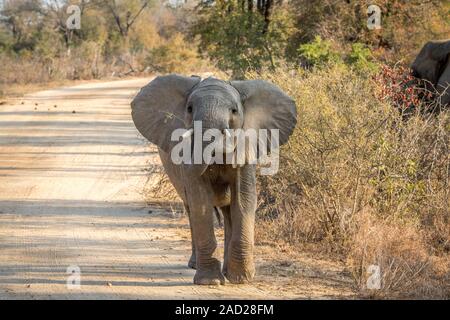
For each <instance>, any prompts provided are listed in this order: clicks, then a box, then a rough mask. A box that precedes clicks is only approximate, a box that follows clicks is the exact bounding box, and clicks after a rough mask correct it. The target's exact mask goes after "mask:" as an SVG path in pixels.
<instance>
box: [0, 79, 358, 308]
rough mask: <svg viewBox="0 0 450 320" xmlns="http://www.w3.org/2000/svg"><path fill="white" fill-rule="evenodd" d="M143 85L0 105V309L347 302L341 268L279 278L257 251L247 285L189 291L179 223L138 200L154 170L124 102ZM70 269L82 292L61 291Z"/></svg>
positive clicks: (293, 270)
mask: <svg viewBox="0 0 450 320" xmlns="http://www.w3.org/2000/svg"><path fill="white" fill-rule="evenodd" d="M148 81H149V80H148V79H139V80H124V81H115V82H104V83H91V84H83V85H79V86H76V87H70V88H61V89H57V90H50V91H44V92H39V93H35V94H31V95H28V96H26V97H25V98H23V99H20V100H16V101H13V102H11V103H8V104H6V105H0V299H8V298H12V299H17V298H24V299H79V298H82V299H95V298H106V299H171V298H191V299H200V298H253V299H260V298H329V297H336V296H340V297H342V296H349V295H351V294H352V293H351V290H350V289H349V287H350V284H349V282H348V277H347V276H345V275H343V272H342V268H341V266H339V265H334V264H327V263H323V262H320V263H319V264H318V263H317V261H316V260H314V259H310V258H305V259H302V260H301V261H294V262H290V263H289V264H288V265H286V264H280V265H279V268H277V266H276V265H274V264H273V261H268V260H265V259H264V253H263V251H264V248H258V256H259V258H258V277H257V279H256V282H255V284H252V285H245V286H235V285H231V284H227V285H226V286H220V287H200V286H194V285H193V284H192V278H193V275H194V271H193V270H190V269H188V268H187V267H186V262H187V259H188V256H189V248H190V243H189V237H188V232H187V231H188V228H187V224H186V219H185V218H180V217H174V216H173V215H172V213H170V212H166V211H158V210H157V209H155V208H152V207H149V205H148V204H147V203H146V198H145V197H144V193H143V190H144V186H145V185H146V183H147V182H148V179H150V180H151V179H152V176H151V175H149V173H148V168H151V167H152V166H159V159H158V155H157V153H156V149H155V147H154V146H151V145H149V144H147V143H146V142H145V141H144V140H143V138H142V137H140V136H139V134H138V133H137V131H136V129H135V128H134V125H133V123H132V121H131V117H130V109H129V102H130V100H131V98H132V96H133V95H134V94H135V93H136V92H137V90H138V88H140V87H142V86H143V85H144V84H146V83H147V82H148ZM149 211H150V213H149ZM317 265H320V268H318V267H317ZM70 267H72V269H70ZM68 268H69V272H71V271H70V270H76V268H79V270H80V272H81V275H80V280H81V282H80V283H81V286H80V287H79V288H77V287H76V286H75V287H70V286H69V287H68V286H67V283H68V279H69V276H71V274H68V273H67V271H68ZM274 268H275V270H276V272H274ZM294 274H295V276H294ZM70 279H72V280H75V282H72V283H75V284H76V283H77V282H76V280H77V278H76V275H75V277H72V278H70ZM69 284H70V281H69Z"/></svg>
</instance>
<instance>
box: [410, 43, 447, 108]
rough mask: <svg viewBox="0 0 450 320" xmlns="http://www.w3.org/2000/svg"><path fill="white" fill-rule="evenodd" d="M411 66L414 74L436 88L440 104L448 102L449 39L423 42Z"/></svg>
mask: <svg viewBox="0 0 450 320" xmlns="http://www.w3.org/2000/svg"><path fill="white" fill-rule="evenodd" d="M411 68H412V70H413V74H414V76H416V77H418V78H421V79H425V80H427V81H429V83H430V84H432V85H433V86H434V87H435V88H436V90H437V92H438V93H439V95H440V97H441V103H442V105H444V106H445V105H448V104H450V88H449V86H450V40H445V41H430V42H428V43H427V44H425V46H424V47H423V48H422V50H421V51H420V53H419V54H418V56H417V57H416V59H415V60H414V62H413V64H412V66H411ZM429 89H430V88H429Z"/></svg>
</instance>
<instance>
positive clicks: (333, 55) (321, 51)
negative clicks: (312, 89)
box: [298, 36, 340, 65]
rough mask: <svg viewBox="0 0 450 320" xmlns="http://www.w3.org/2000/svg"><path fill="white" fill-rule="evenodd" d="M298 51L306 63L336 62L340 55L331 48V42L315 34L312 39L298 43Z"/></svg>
mask: <svg viewBox="0 0 450 320" xmlns="http://www.w3.org/2000/svg"><path fill="white" fill-rule="evenodd" d="M298 53H299V55H300V57H302V58H303V59H304V60H305V62H306V64H307V65H322V64H325V63H330V62H337V61H339V60H340V56H339V54H338V53H337V52H335V51H333V50H332V46H331V42H330V41H328V40H322V38H321V37H320V36H316V37H315V39H314V41H312V42H310V43H305V44H302V45H300V47H299V48H298Z"/></svg>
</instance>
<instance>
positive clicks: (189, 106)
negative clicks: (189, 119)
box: [187, 105, 192, 113]
mask: <svg viewBox="0 0 450 320" xmlns="http://www.w3.org/2000/svg"><path fill="white" fill-rule="evenodd" d="M187 112H189V113H192V105H188V107H187Z"/></svg>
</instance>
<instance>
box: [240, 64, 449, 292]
mask: <svg viewBox="0 0 450 320" xmlns="http://www.w3.org/2000/svg"><path fill="white" fill-rule="evenodd" d="M249 77H262V78H266V79H269V80H271V81H272V82H274V83H276V84H278V85H279V86H280V87H282V88H283V89H284V90H286V91H287V92H288V93H289V94H290V95H291V96H292V97H293V98H295V100H296V102H297V106H298V125H297V128H296V129H295V131H294V133H293V135H292V137H291V139H290V141H289V143H288V144H287V145H285V146H283V150H282V152H281V161H280V171H279V173H278V174H277V175H275V176H268V177H260V178H259V190H260V191H259V193H260V197H259V199H260V203H259V218H260V224H259V226H260V227H259V229H258V235H259V240H261V239H269V240H272V241H288V242H290V243H292V244H295V245H298V244H308V243H309V244H314V246H315V247H316V248H317V250H319V248H321V249H323V250H325V251H326V252H329V251H333V252H336V253H339V254H342V255H343V256H344V257H346V259H347V261H348V266H349V268H350V269H351V270H353V271H354V272H353V274H354V275H355V284H357V287H358V288H361V286H360V285H361V284H364V283H365V282H364V275H365V271H366V270H365V268H366V267H367V266H368V265H369V264H377V265H379V266H381V268H382V273H383V276H384V282H383V283H384V284H383V287H382V290H381V291H380V293H382V294H385V295H394V294H398V293H399V292H400V294H403V295H406V294H417V295H421V294H422V293H423V292H424V291H423V288H424V287H423V282H422V280H424V279H425V278H426V277H428V276H429V277H434V278H437V279H441V280H437V282H436V283H434V282H433V285H431V282H429V283H428V285H430V286H431V287H430V288H427V290H426V291H427V294H428V295H430V296H431V295H434V296H440V295H441V294H442V290H443V287H442V277H441V278H439V277H440V276H438V275H437V274H435V273H433V270H435V266H436V265H438V264H443V265H444V266H445V267H444V268H443V269H444V270H445V271H444V272H443V273H442V274H446V273H447V274H448V272H449V270H450V269H449V264H448V253H449V251H450V246H449V244H450V232H449V231H450V222H449V216H450V212H449V207H450V203H449V202H450V200H449V199H450V197H449V190H450V186H449V181H450V179H449V178H450V175H449V170H448V168H449V167H450V158H449V157H448V155H449V154H450V113H449V112H448V111H442V112H441V113H440V114H438V115H434V114H433V115H430V114H429V115H426V116H424V115H423V114H422V113H421V112H420V108H421V107H423V106H421V105H420V104H419V105H418V108H419V109H417V110H416V112H414V113H411V114H410V116H409V117H408V118H407V119H405V118H404V117H403V116H402V114H401V113H400V112H398V109H396V108H393V107H392V105H391V103H390V101H389V100H385V99H381V98H380V95H379V92H380V90H382V88H380V85H379V83H377V82H376V81H374V80H373V78H372V76H371V73H369V74H364V73H361V72H356V71H354V70H352V69H351V68H349V67H348V66H346V65H343V64H336V65H331V66H329V67H327V68H321V69H314V70H312V71H303V70H298V71H292V70H290V71H288V70H280V71H278V72H275V73H273V72H270V73H263V74H262V75H257V74H249ZM395 90H396V89H395ZM366 229H367V230H368V229H373V230H374V232H373V233H370V234H367V232H366V231H364V230H366ZM416 258H417V259H416ZM361 261H363V262H361ZM416 263H417V264H416ZM389 268H393V269H389ZM409 268H410V269H411V270H409ZM355 270H360V271H358V272H356V271H355ZM395 270H396V271H395ZM394 271H395V272H396V274H393V273H394ZM411 272H413V273H414V274H416V273H417V275H416V276H415V277H412V278H411V277H410V276H411ZM400 274H404V276H402V277H406V276H408V277H409V278H408V279H409V280H408V281H409V283H408V285H406V284H405V283H404V284H405V286H401V285H397V284H395V283H396V282H397V281H399V280H400V278H398V277H399V275H400ZM442 274H441V275H442ZM425 275H426V277H425ZM401 281H403V280H401ZM447 294H448V293H447Z"/></svg>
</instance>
